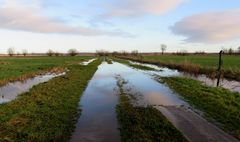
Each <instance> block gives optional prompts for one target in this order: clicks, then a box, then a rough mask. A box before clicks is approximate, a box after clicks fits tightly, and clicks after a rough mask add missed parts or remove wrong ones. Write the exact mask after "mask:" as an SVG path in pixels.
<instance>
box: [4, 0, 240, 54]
mask: <svg viewBox="0 0 240 142" xmlns="http://www.w3.org/2000/svg"><path fill="white" fill-rule="evenodd" d="M239 15H240V1H239V0H211V1H209V0H101V1H99V0H87V1H86V0H77V1H76V0H0V53H6V51H7V49H8V48H9V47H14V48H15V50H16V51H17V52H21V51H22V50H23V49H27V50H28V51H29V52H46V51H47V50H48V49H52V50H54V51H58V52H66V51H67V50H68V49H70V48H76V49H77V50H79V51H80V52H95V51H96V50H99V49H105V50H109V51H120V50H126V51H131V50H139V51H141V52H157V51H159V50H160V44H163V43H164V44H166V45H167V46H168V48H167V51H169V52H176V51H180V50H187V51H189V52H194V51H206V52H217V51H219V50H220V49H222V47H225V48H230V47H232V48H235V49H236V48H237V47H239V46H240V26H239V25H240V18H239Z"/></svg>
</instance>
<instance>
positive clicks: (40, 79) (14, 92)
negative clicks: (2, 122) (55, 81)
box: [0, 73, 65, 104]
mask: <svg viewBox="0 0 240 142" xmlns="http://www.w3.org/2000/svg"><path fill="white" fill-rule="evenodd" d="M64 74H65V73H60V74H56V73H48V74H45V75H39V76H36V77H34V78H31V79H27V80H25V81H16V82H13V83H8V84H7V85H6V86H3V87H0V104H2V103H7V102H10V101H12V100H14V99H16V98H17V96H18V95H20V94H22V93H25V92H28V91H29V90H30V89H31V88H32V87H33V86H35V85H38V84H40V83H44V82H47V81H49V80H50V79H52V78H55V77H58V76H62V75H64Z"/></svg>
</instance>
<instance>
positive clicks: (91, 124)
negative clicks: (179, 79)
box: [71, 62, 237, 142]
mask: <svg viewBox="0 0 240 142" xmlns="http://www.w3.org/2000/svg"><path fill="white" fill-rule="evenodd" d="M163 72H164V71H163ZM171 73H173V72H171ZM171 73H170V74H171ZM164 74H165V75H167V70H165V73H164ZM173 74H174V73H173ZM116 76H121V77H122V78H123V79H124V80H126V81H127V84H126V88H124V89H128V88H131V89H129V90H127V91H132V90H133V91H134V92H137V93H138V94H139V96H140V97H139V98H138V99H141V100H140V103H138V104H137V105H141V103H142V104H143V105H144V106H145V105H153V106H155V108H157V109H159V111H161V112H162V113H163V114H164V115H165V116H166V117H167V118H168V119H169V120H170V121H171V122H172V123H173V125H174V126H175V127H177V128H178V129H179V130H180V131H181V132H182V133H183V135H184V136H185V137H186V138H187V139H188V140H189V141H206V142H208V141H232V142H235V141H236V142H237V140H236V139H235V138H233V137H232V136H230V135H228V134H226V133H225V132H223V131H222V130H220V129H219V128H217V127H216V126H214V125H212V124H210V123H209V122H207V121H206V120H205V119H203V118H202V117H201V116H199V115H198V114H196V113H195V112H193V111H192V110H191V109H189V108H190V106H189V105H188V103H186V102H185V101H184V100H183V99H182V98H181V97H179V96H178V95H176V94H175V93H174V92H173V91H171V89H170V88H169V87H168V86H166V85H165V84H162V83H159V82H157V81H155V80H154V79H152V76H151V75H149V74H146V73H144V72H141V71H139V70H135V69H132V68H130V67H128V66H126V65H123V64H120V63H116V62H113V64H107V63H103V64H101V65H100V66H99V69H98V70H97V72H96V74H95V75H94V77H93V79H92V80H91V81H90V83H89V84H88V86H87V88H86V91H85V92H84V94H83V97H82V98H81V101H80V105H81V108H82V110H83V111H82V114H81V116H80V118H79V120H78V122H77V125H76V129H75V132H74V133H73V136H72V139H71V141H72V142H75V141H80V142H81V141H84V142H92V141H94V142H95V141H96V142H112V141H114V142H115V141H120V134H119V131H118V125H117V119H116V114H115V107H116V105H117V104H118V96H117V95H116V94H117V93H116V92H114V90H116V88H117V85H116ZM137 97H138V96H137ZM138 99H137V101H138Z"/></svg>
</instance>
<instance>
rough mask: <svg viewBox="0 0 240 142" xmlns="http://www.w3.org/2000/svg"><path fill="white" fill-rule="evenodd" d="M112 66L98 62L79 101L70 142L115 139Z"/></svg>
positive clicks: (116, 101)
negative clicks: (79, 109) (78, 110)
mask: <svg viewBox="0 0 240 142" xmlns="http://www.w3.org/2000/svg"><path fill="white" fill-rule="evenodd" d="M111 69H112V66H111V65H109V64H107V63H106V62H104V63H102V64H101V65H100V66H99V67H98V70H97V72H96V73H95V75H94V76H93V78H92V80H91V81H90V82H89V84H88V86H87V88H86V90H85V92H84V94H83V96H82V98H81V101H80V107H81V109H82V112H81V116H80V118H79V119H78V122H77V125H76V129H75V131H74V133H73V136H72V138H71V141H72V142H78V141H79V142H113V141H114V142H119V141H120V133H119V131H118V124H117V119H116V113H115V107H116V105H117V104H118V96H117V94H116V92H114V90H115V89H116V80H115V78H114V72H112V71H111Z"/></svg>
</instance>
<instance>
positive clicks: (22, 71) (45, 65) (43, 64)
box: [0, 56, 91, 86]
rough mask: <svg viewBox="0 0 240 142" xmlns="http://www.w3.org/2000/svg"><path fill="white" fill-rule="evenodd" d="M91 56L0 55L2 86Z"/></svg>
mask: <svg viewBox="0 0 240 142" xmlns="http://www.w3.org/2000/svg"><path fill="white" fill-rule="evenodd" d="M90 58H91V57H90V56H89V57H85V56H84V57H82V56H76V57H64V56H62V57H0V86H3V85H6V84H7V83H9V82H14V81H22V80H26V79H28V78H32V77H34V76H36V75H40V74H45V73H47V72H51V70H52V69H53V68H64V67H65V66H67V65H69V64H75V63H79V62H81V61H84V60H87V59H90Z"/></svg>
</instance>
